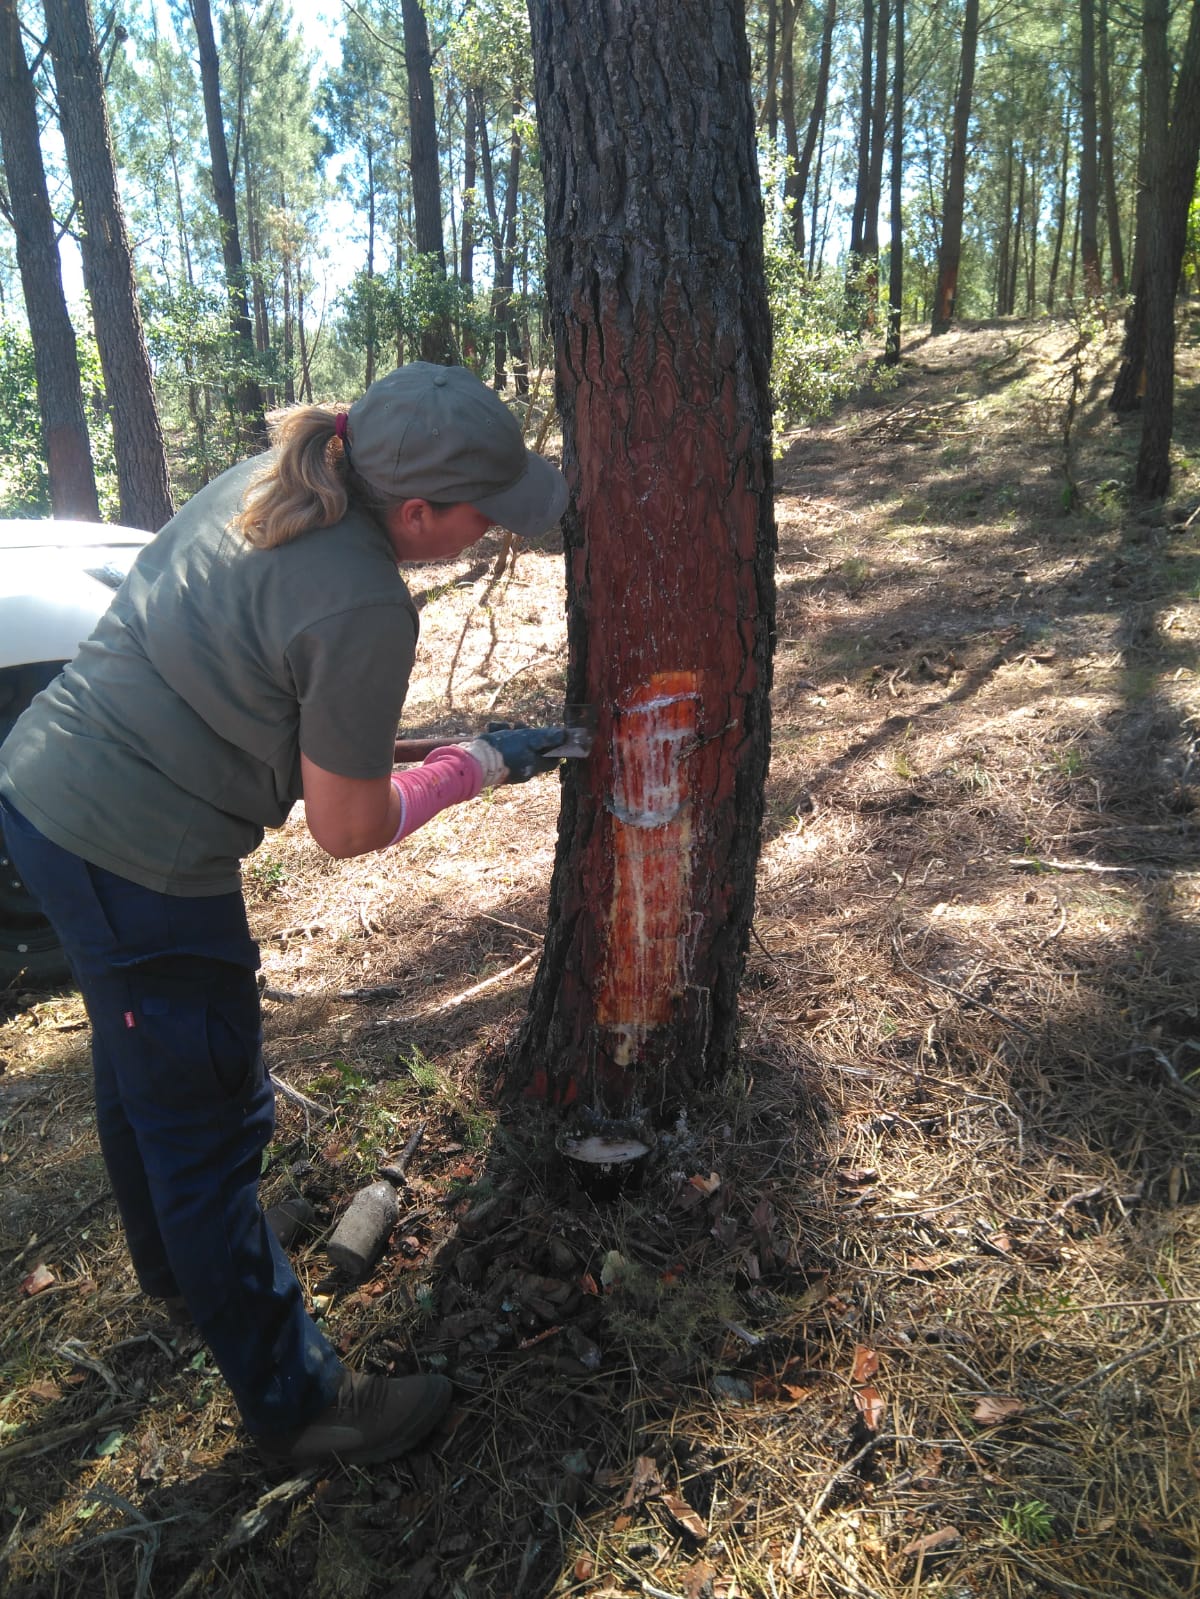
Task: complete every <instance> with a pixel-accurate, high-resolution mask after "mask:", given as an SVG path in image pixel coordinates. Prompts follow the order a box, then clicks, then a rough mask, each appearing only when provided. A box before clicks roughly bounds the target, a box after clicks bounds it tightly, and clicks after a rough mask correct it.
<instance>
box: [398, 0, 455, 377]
mask: <svg viewBox="0 0 1200 1599" xmlns="http://www.w3.org/2000/svg"><path fill="white" fill-rule="evenodd" d="M401 10H402V12H403V15H404V63H405V67H406V69H407V73H408V125H409V158H410V161H411V163H412V192H413V221H414V224H415V227H414V235H415V239H416V246H417V253H418V254H419V255H423V256H425V257H427V259H429V260H430V261H431V262H433V263H434V265H435V266H436V268H437V271H438V275H439V277H440V278H445V276H446V245H445V240H444V238H443V235H442V179H441V166H440V161H441V157H440V155H439V152H438V139H437V114H436V111H435V108H434V101H433V53H432V51H431V50H430V48H429V27H428V24H427V23H426V20H425V8H424V6H423V5H421V3H420V0H402V4H401ZM420 353H421V360H422V361H434V362H437V363H439V364H441V365H445V364H447V363H449V362H452V361H453V360H454V359H455V351H454V339H453V334H452V331H451V328H450V319H449V317H448V316H447V315H446V313H445V312H444V311H442V312H439V313H438V314H436V315H434V316H433V317H431V318H430V320H429V321H428V322H427V323H426V325H425V326H424V327H423V328H422V329H421V352H420Z"/></svg>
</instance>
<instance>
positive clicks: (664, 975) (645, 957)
mask: <svg viewBox="0 0 1200 1599" xmlns="http://www.w3.org/2000/svg"><path fill="white" fill-rule="evenodd" d="M698 715H699V693H698V691H697V687H696V674H695V673H694V672H660V673H657V674H656V675H655V676H654V677H652V678H651V679H650V682H649V683H647V684H646V685H644V687H642V688H641V689H638V690H637V691H635V693H634V694H633V696H632V697H631V698H630V699H629V701H627V703H626V704H625V705H624V706H623V707H622V709H621V711H620V712H619V714H618V716H617V718H616V720H615V723H614V729H613V789H612V798H611V802H610V806H609V809H610V811H611V813H612V817H613V896H612V910H611V913H610V915H609V918H608V947H607V950H606V953H605V961H604V965H603V976H602V979H601V983H600V987H599V991H598V993H597V996H596V1020H597V1022H598V1023H599V1024H600V1026H601V1027H602V1028H603V1029H604V1030H605V1031H606V1033H607V1034H608V1039H609V1049H610V1052H611V1058H612V1060H613V1061H614V1063H615V1064H617V1065H618V1066H629V1065H632V1064H633V1063H634V1062H635V1061H636V1060H637V1057H638V1053H639V1046H640V1045H641V1043H642V1042H643V1040H644V1039H645V1037H646V1035H647V1033H648V1032H649V1031H650V1029H651V1028H654V1027H659V1026H662V1025H663V1024H664V1023H666V1022H668V1021H669V1020H670V1018H671V1009H672V1005H673V1004H674V1002H675V1000H676V999H677V997H678V996H679V995H680V994H681V993H682V992H683V989H684V985H685V982H686V973H685V970H684V967H685V959H686V955H685V952H686V938H685V932H686V929H687V926H688V924H689V919H690V911H691V884H692V797H691V793H690V791H689V785H688V774H687V770H686V765H685V763H686V760H687V757H688V755H689V753H690V752H691V751H692V750H693V749H694V748H695V747H696V743H697V723H698Z"/></svg>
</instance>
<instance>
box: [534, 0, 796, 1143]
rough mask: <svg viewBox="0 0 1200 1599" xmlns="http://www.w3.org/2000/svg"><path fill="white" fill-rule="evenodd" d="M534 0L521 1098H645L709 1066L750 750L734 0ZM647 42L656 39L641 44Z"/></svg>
mask: <svg viewBox="0 0 1200 1599" xmlns="http://www.w3.org/2000/svg"><path fill="white" fill-rule="evenodd" d="M610 9H611V8H610V6H609V5H608V4H607V3H606V0H533V3H532V5H531V7H530V11H531V19H532V23H533V41H534V63H535V72H536V78H537V89H538V117H539V124H540V130H541V147H542V149H543V151H544V152H545V162H546V213H547V224H546V236H547V268H548V272H547V276H548V287H549V296H550V304H551V315H552V319H553V327H554V333H555V343H556V349H557V353H558V379H557V388H558V407H559V413H560V415H561V417H562V419H563V434H564V467H565V470H566V472H567V475H568V478H569V480H570V482H571V486H572V491H573V506H572V509H571V510H570V511H569V512H568V515H567V517H566V518H565V520H564V531H565V538H566V545H567V575H568V625H569V637H570V665H569V676H568V696H569V698H571V699H573V700H576V701H587V702H588V703H590V704H591V705H593V706H594V707H595V708H596V711H597V716H598V726H597V730H596V743H595V748H594V751H593V754H592V757H591V759H590V761H588V762H587V763H579V765H578V766H577V767H575V768H573V769H572V770H571V771H570V772H569V773H568V774H567V775H566V777H565V779H564V793H563V810H562V817H561V821H560V829H559V845H558V857H557V861H556V865H555V873H554V882H553V886H552V890H551V908H550V925H549V928H548V931H547V937H546V944H545V950H544V954H543V958H542V962H541V966H540V968H539V971H538V975H537V979H536V982H535V986H534V993H533V998H532V1002H531V1012H530V1017H529V1021H528V1025H527V1026H526V1028H525V1030H524V1034H523V1039H522V1045H523V1053H524V1059H525V1062H526V1065H527V1067H528V1069H529V1071H530V1092H531V1093H542V1094H546V1095H548V1096H549V1098H550V1099H551V1100H552V1101H553V1102H554V1103H556V1104H558V1105H560V1106H564V1105H567V1104H571V1103H573V1102H576V1101H578V1102H579V1103H580V1104H581V1105H583V1106H585V1107H588V1108H590V1109H594V1110H598V1111H603V1112H606V1113H610V1114H612V1113H625V1112H628V1111H629V1110H630V1108H631V1107H636V1108H639V1109H642V1110H646V1111H649V1112H650V1113H652V1114H662V1113H663V1112H665V1111H666V1110H667V1109H668V1108H669V1107H671V1106H674V1105H678V1104H679V1103H681V1102H683V1101H685V1100H686V1099H687V1098H688V1097H689V1095H690V1094H691V1093H692V1092H693V1091H694V1089H695V1088H696V1087H697V1085H698V1084H700V1083H701V1082H703V1081H705V1080H707V1079H709V1078H711V1077H712V1075H713V1074H714V1073H716V1072H718V1071H719V1070H721V1069H722V1068H723V1067H725V1066H726V1065H728V1063H729V1062H730V1061H731V1060H732V1058H733V1055H734V1052H735V1047H736V1031H737V991H738V984H739V980H740V977H741V973H742V969H743V965H744V960H745V954H746V948H747V943H748V939H749V932H750V919H751V914H752V909H753V903H754V878H755V865H756V861H757V857H758V849H759V835H760V825H761V818H762V806H763V783H764V778H765V775H766V768H767V760H768V753H769V698H768V694H769V688H770V677H771V635H772V628H773V614H774V576H773V552H774V521H773V512H772V503H771V411H770V402H769V371H770V354H771V328H770V320H769V314H768V310H767V302H766V292H765V286H764V279H763V261H762V224H763V219H762V203H761V198H760V195H759V189H758V182H757V176H756V163H755V151H754V122H753V112H752V108H751V103H750V95H749V52H748V49H747V45H746V37H745V31H744V18H743V10H742V6H741V3H740V0H628V3H627V4H626V5H625V6H624V8H623V26H622V27H621V28H620V29H613V28H612V27H611V25H610ZM661 40H670V41H671V45H672V47H671V49H670V50H669V51H668V50H662V49H659V48H658V47H657V44H656V41H661Z"/></svg>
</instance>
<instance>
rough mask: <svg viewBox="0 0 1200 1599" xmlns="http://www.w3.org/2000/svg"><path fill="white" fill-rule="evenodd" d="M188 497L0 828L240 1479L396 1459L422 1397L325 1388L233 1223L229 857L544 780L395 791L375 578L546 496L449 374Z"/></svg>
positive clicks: (460, 377)
mask: <svg viewBox="0 0 1200 1599" xmlns="http://www.w3.org/2000/svg"><path fill="white" fill-rule="evenodd" d="M273 444H274V449H273V451H271V452H269V453H268V454H267V455H266V456H264V457H261V458H259V459H257V460H253V461H249V462H244V463H243V464H242V465H240V466H236V467H234V468H233V469H232V470H230V471H228V472H226V473H224V474H223V475H222V476H221V477H219V478H218V479H217V480H216V481H215V482H213V483H211V484H209V485H208V486H207V487H206V488H204V489H202V490H201V491H200V493H199V494H197V495H196V496H195V497H194V499H192V500H191V501H190V502H189V503H188V504H187V505H186V506H185V507H184V509H183V510H182V511H180V512H179V514H178V515H177V516H175V517H174V518H173V519H172V520H171V521H170V522H168V523H167V525H166V527H164V528H163V529H162V531H161V532H160V533H159V534H158V536H157V537H156V538H155V539H154V540H152V542H151V543H150V544H148V545H147V546H146V548H145V549H144V550H143V551H142V553H141V554H140V555H139V556H138V558H137V560H136V562H135V563H134V566H133V568H132V570H131V572H130V574H129V577H128V579H127V580H126V582H125V584H124V585H123V586H122V588H121V590H120V592H119V593H118V594H117V595H116V597H115V598H114V600H113V603H112V606H111V607H110V609H109V611H108V613H107V614H106V616H105V617H104V618H103V619H102V620H101V622H100V623H99V625H98V626H97V628H96V631H95V632H94V633H93V635H92V637H91V638H90V639H89V640H88V641H87V643H86V644H84V645H83V647H82V648H81V650H80V652H79V655H78V657H77V658H76V659H75V661H73V662H72V663H71V665H69V666H68V667H67V668H66V669H65V670H64V672H63V673H62V674H61V675H60V676H59V677H58V678H57V679H56V680H55V681H54V683H52V684H51V685H50V687H49V688H47V689H46V690H45V691H44V692H43V693H42V694H40V695H39V696H38V697H37V699H36V700H35V701H34V703H33V704H32V705H31V706H30V708H29V709H28V710H27V711H26V712H25V714H24V716H22V717H21V719H20V720H19V722H18V723H17V725H16V726H15V728H14V729H13V731H12V733H11V734H10V735H9V737H8V739H7V740H6V741H5V743H4V744H3V746H2V747H0V823H2V825H3V829H4V836H5V839H6V840H7V844H8V853H9V854H10V856H11V858H12V860H13V862H14V863H15V865H16V868H17V870H18V871H19V872H20V874H21V876H22V877H23V879H24V880H25V883H26V884H27V886H28V887H29V889H30V890H31V892H32V893H33V894H34V896H35V897H36V898H37V899H38V900H39V902H40V904H41V907H42V910H43V911H44V913H45V914H46V916H47V917H48V918H49V920H50V921H51V922H52V924H53V925H54V927H55V930H56V932H57V933H58V935H59V937H60V938H61V940H62V943H63V946H64V948H65V950H66V952H67V956H68V958H69V960H70V962H71V966H72V970H73V973H74V975H75V979H76V981H77V983H78V986H79V989H80V992H81V994H82V995H83V998H84V1002H85V1004H86V1006H87V1010H88V1015H89V1018H90V1020H91V1024H92V1054H93V1062H94V1067H95V1087H96V1107H97V1126H98V1128H99V1134H100V1143H101V1148H102V1150H103V1153H104V1159H105V1163H106V1165H107V1167H108V1171H109V1175H110V1177H111V1180H112V1185H113V1189H114V1191H115V1193H116V1197H117V1202H118V1205H119V1208H120V1211H121V1217H122V1221H123V1223H124V1226H125V1231H126V1236H127V1238H128V1241H129V1248H130V1254H131V1256H132V1258H133V1264H134V1269H135V1271H136V1273H137V1276H138V1280H139V1282H140V1284H141V1286H142V1288H143V1289H144V1290H145V1292H146V1293H148V1294H150V1295H153V1296H155V1297H157V1298H159V1299H162V1300H164V1301H167V1302H168V1304H169V1305H170V1306H172V1307H174V1308H176V1309H178V1310H182V1309H183V1308H184V1307H186V1310H187V1312H188V1313H190V1315H191V1318H192V1319H193V1321H194V1322H195V1324H196V1326H197V1327H198V1329H199V1330H200V1332H201V1333H202V1334H203V1336H204V1338H205V1339H206V1341H207V1342H208V1345H209V1347H210V1348H211V1350H212V1352H213V1356H214V1358H215V1360H216V1362H217V1364H218V1366H219V1367H220V1368H221V1371H222V1373H223V1374H224V1376H225V1378H226V1381H227V1382H228V1384H229V1386H230V1389H231V1390H232V1392H233V1395H234V1398H235V1400H236V1401H237V1405H238V1408H239V1410H240V1411H241V1414H242V1418H243V1421H244V1423H245V1426H246V1428H247V1430H248V1431H249V1432H250V1433H251V1434H252V1435H253V1436H254V1437H255V1438H256V1439H257V1441H258V1443H259V1445H260V1447H261V1448H262V1450H263V1452H264V1454H265V1455H266V1457H267V1458H268V1459H271V1460H275V1461H279V1462H281V1463H286V1464H288V1465H289V1466H295V1467H304V1466H308V1465H310V1464H316V1463H320V1462H322V1461H326V1460H328V1459H329V1458H330V1457H332V1456H336V1457H337V1458H339V1459H341V1460H343V1461H345V1462H358V1463H365V1462H369V1461H373V1460H383V1459H388V1458H391V1457H392V1456H394V1455H397V1454H400V1453H402V1452H403V1451H404V1450H406V1449H408V1448H410V1447H411V1446H412V1445H413V1444H415V1443H416V1442H418V1441H419V1440H420V1439H421V1438H422V1437H424V1436H425V1435H426V1434H427V1433H428V1432H429V1431H430V1429H431V1428H432V1427H433V1426H434V1425H435V1424H436V1423H437V1421H438V1419H439V1417H440V1416H441V1415H442V1413H443V1411H444V1410H445V1408H446V1405H447V1404H448V1402H449V1398H450V1385H449V1383H448V1382H447V1381H446V1379H445V1378H443V1377H437V1376H422V1375H416V1376H409V1377H403V1378H399V1379H395V1380H388V1379H385V1378H381V1377H368V1376H364V1375H358V1374H355V1373H351V1372H349V1371H347V1370H346V1369H345V1368H344V1367H343V1366H342V1364H341V1362H340V1360H339V1359H338V1357H337V1355H336V1354H335V1352H334V1350H333V1349H332V1348H331V1347H330V1345H329V1343H328V1342H327V1341H326V1339H325V1338H324V1337H323V1336H322V1334H321V1332H320V1331H319V1330H318V1329H317V1327H316V1326H315V1325H314V1323H313V1321H312V1320H311V1318H310V1317H309V1315H308V1314H307V1312H306V1310H305V1307H304V1302H303V1296H302V1293H301V1289H300V1285H299V1284H298V1282H297V1281H296V1277H295V1274H294V1273H293V1272H292V1269H291V1267H290V1265H289V1264H288V1261H287V1258H286V1256H285V1255H284V1253H283V1251H282V1250H281V1248H280V1247H279V1244H278V1242H277V1241H276V1239H275V1238H274V1237H273V1235H272V1233H271V1231H270V1229H269V1227H268V1226H267V1224H266V1221H265V1218H264V1216H263V1212H262V1209H261V1207H260V1206H259V1203H258V1198H257V1181H258V1175H259V1172H260V1169H261V1157H262V1151H263V1149H264V1148H265V1146H266V1144H267V1142H268V1141H269V1139H270V1137H271V1135H272V1131H273V1127H274V1107H273V1094H272V1088H271V1083H270V1079H269V1078H268V1076H267V1075H266V1073H265V1070H264V1067H263V1063H262V1054H261V1023H260V1016H259V1004H258V991H257V984H256V981H255V976H254V973H255V971H256V969H257V967H258V964H259V957H258V949H257V947H256V945H255V943H254V941H253V939H252V938H251V936H250V932H249V929H248V926H247V921H246V911H245V906H244V903H243V900H242V895H241V888H240V862H241V860H242V858H243V857H244V856H245V855H247V854H249V852H250V851H251V850H253V849H254V848H255V847H256V846H257V845H258V844H259V842H260V841H261V839H262V836H263V830H264V828H267V827H278V826H279V825H280V824H281V823H282V822H283V821H284V819H285V818H286V816H287V814H288V812H289V810H290V809H291V807H292V805H293V804H294V802H295V801H296V800H297V799H300V798H301V797H302V798H303V800H304V808H305V819H306V822H307V824H308V828H309V831H310V832H311V833H312V835H313V837H314V838H315V839H316V841H317V843H318V844H320V845H321V847H322V848H323V849H325V850H327V851H328V852H329V853H330V854H331V855H335V856H339V857H346V856H353V855H362V854H365V853H366V852H368V851H370V850H377V849H382V848H385V847H386V846H388V845H389V844H394V843H396V842H397V841H398V840H400V839H401V838H403V837H405V836H406V835H407V834H408V833H411V832H412V831H413V830H414V828H416V827H419V826H420V825H421V824H422V823H423V822H425V821H427V820H428V819H429V817H430V816H432V815H434V814H435V812H437V811H438V810H441V809H442V808H444V807H445V806H446V805H450V804H455V803H458V802H460V801H463V800H466V799H470V798H473V797H474V796H475V795H476V794H478V793H479V792H480V790H481V789H482V788H483V787H485V786H492V785H495V784H497V783H501V782H504V781H524V780H525V779H526V778H529V777H532V776H533V775H535V773H537V772H541V771H548V770H550V769H551V768H552V767H553V766H554V764H555V762H554V760H553V759H550V758H547V757H546V756H545V754H544V751H545V750H547V749H550V748H553V747H554V746H555V745H556V744H557V743H559V742H561V737H562V734H561V730H560V731H559V732H558V733H557V734H556V733H554V732H553V731H551V732H550V733H549V734H547V732H546V730H545V729H542V730H540V732H539V731H538V730H531V729H518V730H513V731H508V732H500V733H491V734H487V735H485V736H484V737H482V738H479V739H476V740H474V741H473V742H471V743H469V744H466V745H461V746H459V745H451V746H447V747H445V748H443V749H439V750H436V751H435V752H434V753H433V754H432V755H431V756H429V757H428V759H427V761H426V762H425V764H424V766H423V767H421V768H418V769H416V770H414V771H408V772H404V773H393V771H392V755H393V744H394V740H395V736H396V728H397V723H398V721H399V717H400V711H401V708H402V706H403V703H404V696H405V691H406V689H407V686H408V678H409V673H410V672H411V670H412V665H413V657H414V651H415V646H416V637H417V613H416V609H415V607H414V605H413V603H412V599H411V597H410V596H409V593H408V590H407V588H406V587H405V584H404V581H403V579H402V578H401V576H400V573H399V571H398V569H397V566H398V563H399V562H403V561H412V560H447V559H451V558H453V557H455V556H457V555H459V554H461V553H462V552H463V551H464V550H465V549H466V548H467V547H468V546H469V545H471V544H473V543H474V542H475V541H476V540H477V539H478V538H480V537H481V535H482V534H483V533H485V532H486V531H487V529H488V528H489V527H492V526H494V525H496V524H503V525H504V526H506V527H508V528H511V529H512V530H513V531H515V532H517V533H521V534H524V535H527V536H532V535H534V534H538V533H542V532H545V531H546V530H547V529H548V528H550V527H552V526H553V525H554V523H555V522H556V521H557V520H558V518H559V517H560V516H561V514H562V511H563V509H564V506H565V504H566V499H567V489H566V484H565V481H564V479H563V477H562V475H561V473H559V472H558V471H557V470H556V469H555V468H554V467H552V466H550V465H549V464H548V463H547V462H545V461H543V460H541V459H540V458H539V457H538V456H536V455H534V454H532V452H529V451H527V450H526V448H525V445H524V441H523V440H522V437H521V432H520V428H519V427H518V426H517V424H516V422H515V420H514V419H513V417H512V415H511V414H510V412H509V411H508V410H507V408H506V407H505V406H504V404H503V403H502V402H501V401H500V400H499V399H498V397H497V396H496V395H495V394H494V393H493V392H492V391H491V390H490V389H488V388H486V387H485V386H484V385H483V384H482V383H480V382H479V380H478V379H477V378H475V377H474V376H473V375H472V374H471V373H470V372H468V371H467V370H466V369H464V368H461V367H438V366H430V365H427V364H424V363H416V364H414V365H411V366H407V367H402V368H400V369H399V370H397V371H395V372H392V373H390V374H389V375H388V376H387V377H385V378H382V379H380V381H379V382H377V383H374V384H372V385H371V387H370V388H369V389H368V390H367V392H366V393H365V394H364V395H363V396H362V398H361V399H359V400H358V401H356V402H355V404H354V405H352V406H351V407H350V410H349V412H348V413H335V412H334V411H331V410H328V409H325V408H323V407H319V406H306V407H299V408H297V409H295V410H293V411H290V412H287V413H284V414H283V416H282V417H281V418H277V419H276V422H275V428H274V435H273Z"/></svg>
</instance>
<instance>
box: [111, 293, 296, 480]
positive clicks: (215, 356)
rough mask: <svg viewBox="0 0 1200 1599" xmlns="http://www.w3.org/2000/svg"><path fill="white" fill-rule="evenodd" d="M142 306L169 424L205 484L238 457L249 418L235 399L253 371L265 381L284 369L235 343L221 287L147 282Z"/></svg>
mask: <svg viewBox="0 0 1200 1599" xmlns="http://www.w3.org/2000/svg"><path fill="white" fill-rule="evenodd" d="M142 307H143V311H144V314H145V322H146V340H147V343H148V345H149V347H150V355H151V359H152V360H153V362H154V370H155V374H156V379H157V381H156V385H155V387H156V391H157V394H158V403H159V408H160V412H161V415H162V418H163V424H164V427H165V428H166V430H167V432H168V434H169V435H170V436H172V437H173V438H176V439H179V440H180V441H181V445H182V461H181V463H180V464H181V466H182V469H183V472H184V475H185V477H186V479H187V480H188V482H189V483H191V484H193V485H198V484H201V483H205V482H207V481H208V479H209V478H212V477H215V476H216V475H217V474H218V473H219V472H223V471H224V470H225V468H226V467H228V466H232V465H233V463H234V462H235V461H236V460H237V459H238V457H239V453H240V450H241V447H242V446H241V438H242V432H241V430H242V425H243V419H242V418H241V417H240V416H239V415H238V413H237V412H236V410H235V409H234V402H233V397H234V395H235V393H236V391H237V387H238V384H239V383H240V382H241V381H242V380H243V379H244V377H245V376H246V373H247V369H249V370H250V372H251V373H252V374H253V376H254V377H255V378H256V379H258V381H259V382H266V381H269V380H270V378H271V377H273V376H278V373H277V371H276V370H275V367H274V363H273V362H264V360H263V359H262V358H260V357H257V356H255V355H253V354H251V355H249V356H247V354H246V353H245V352H244V351H242V350H240V349H238V348H237V346H236V345H235V344H234V342H233V339H232V337H231V334H230V329H229V313H228V308H227V302H226V298H225V294H224V291H223V289H221V288H220V287H213V288H211V289H199V288H191V287H189V286H188V285H186V284H184V285H181V286H179V287H178V288H164V287H161V286H160V285H158V284H148V285H146V286H144V287H143V289H142Z"/></svg>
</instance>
